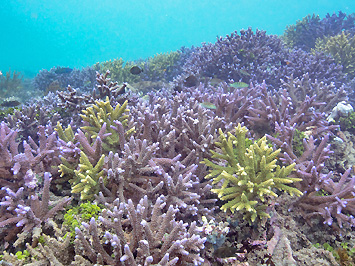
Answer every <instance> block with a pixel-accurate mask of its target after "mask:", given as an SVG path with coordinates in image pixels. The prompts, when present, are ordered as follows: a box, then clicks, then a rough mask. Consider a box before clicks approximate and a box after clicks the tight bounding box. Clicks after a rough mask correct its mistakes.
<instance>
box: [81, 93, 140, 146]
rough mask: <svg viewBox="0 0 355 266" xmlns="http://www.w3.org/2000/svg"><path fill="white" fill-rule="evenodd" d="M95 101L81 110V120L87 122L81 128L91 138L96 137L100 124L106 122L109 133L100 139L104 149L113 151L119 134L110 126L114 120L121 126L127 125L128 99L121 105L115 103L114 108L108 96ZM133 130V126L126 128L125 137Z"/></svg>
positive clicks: (117, 143) (117, 144) (113, 124)
mask: <svg viewBox="0 0 355 266" xmlns="http://www.w3.org/2000/svg"><path fill="white" fill-rule="evenodd" d="M95 103H96V104H94V105H92V107H88V108H87V109H86V110H83V114H81V115H80V116H81V118H82V119H83V121H85V122H87V123H89V125H88V126H83V127H81V128H82V129H83V130H85V131H86V132H88V133H89V134H90V136H91V138H92V139H96V138H97V136H98V134H99V131H100V130H101V128H102V125H103V124H104V123H106V133H110V135H109V136H107V137H106V138H105V139H104V140H102V148H103V149H104V150H105V151H114V150H116V149H117V147H119V143H120V142H119V141H120V136H119V133H118V132H117V131H116V130H115V129H113V128H112V127H111V126H113V127H115V126H116V124H115V121H116V122H120V123H121V124H122V126H123V127H127V125H128V117H129V115H128V112H129V109H127V104H128V101H125V102H124V103H123V104H122V105H120V104H117V105H116V107H115V108H113V106H111V103H110V100H109V99H108V97H107V98H106V101H96V102H95ZM134 130H135V129H134V127H133V128H129V129H127V131H125V137H128V136H130V135H131V134H132V133H133V132H134Z"/></svg>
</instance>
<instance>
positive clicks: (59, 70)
mask: <svg viewBox="0 0 355 266" xmlns="http://www.w3.org/2000/svg"><path fill="white" fill-rule="evenodd" d="M72 71H73V69H72V68H69V67H59V68H57V69H56V70H54V72H55V73H56V74H69V73H70V72H72Z"/></svg>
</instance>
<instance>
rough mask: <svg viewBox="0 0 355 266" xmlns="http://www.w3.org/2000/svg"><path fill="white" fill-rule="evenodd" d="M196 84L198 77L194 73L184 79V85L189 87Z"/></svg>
mask: <svg viewBox="0 0 355 266" xmlns="http://www.w3.org/2000/svg"><path fill="white" fill-rule="evenodd" d="M197 84H198V79H197V78H196V76H195V75H190V76H188V77H187V78H186V79H185V80H184V86H185V87H188V88H191V87H194V86H196V85H197Z"/></svg>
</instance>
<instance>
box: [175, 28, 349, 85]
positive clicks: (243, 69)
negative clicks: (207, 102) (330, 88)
mask: <svg viewBox="0 0 355 266" xmlns="http://www.w3.org/2000/svg"><path fill="white" fill-rule="evenodd" d="M183 70H184V73H185V74H184V75H183V76H182V77H180V78H178V80H179V79H183V78H184V77H186V76H187V75H191V73H192V74H193V75H195V76H196V77H198V78H199V79H200V80H201V81H202V80H203V77H208V78H219V79H221V80H223V81H226V82H228V81H230V80H234V81H243V82H246V83H250V82H251V83H254V84H256V83H262V82H263V81H265V83H266V84H267V85H269V86H270V87H271V88H274V89H276V88H278V87H279V86H280V85H281V79H285V78H286V77H289V76H291V75H292V76H293V77H294V78H299V77H301V76H302V75H304V74H306V73H308V75H309V77H310V79H311V80H312V81H315V80H318V81H323V82H325V83H328V84H330V83H331V82H334V83H336V85H340V84H341V83H342V82H343V81H344V80H345V76H344V74H343V72H342V67H341V65H338V64H337V63H336V62H335V60H334V59H333V58H331V57H330V56H328V55H326V54H324V53H320V52H317V53H315V54H310V53H307V52H305V51H303V50H299V49H298V50H297V49H295V50H290V49H287V48H286V47H285V46H284V45H283V42H282V41H281V39H280V38H279V37H277V36H273V35H267V34H266V32H265V31H260V30H256V31H255V32H253V31H252V29H251V28H249V29H248V30H241V31H240V34H238V32H233V33H232V34H231V35H229V36H227V37H221V38H219V39H217V41H216V42H215V43H208V44H203V45H202V47H199V48H197V49H196V50H195V51H194V52H193V53H192V55H191V57H190V59H189V60H188V61H187V62H186V64H185V66H184V69H183Z"/></svg>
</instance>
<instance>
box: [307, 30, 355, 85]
mask: <svg viewBox="0 0 355 266" xmlns="http://www.w3.org/2000/svg"><path fill="white" fill-rule="evenodd" d="M314 51H322V52H325V53H327V54H330V55H331V56H332V57H333V58H334V60H335V62H337V63H338V64H341V65H342V66H343V71H344V72H345V73H347V74H348V75H349V76H350V77H351V78H353V77H354V76H355V62H354V60H355V36H353V37H350V34H345V33H344V32H342V33H341V34H339V35H336V36H332V37H325V38H323V39H317V41H316V45H315V48H314V50H313V52H314Z"/></svg>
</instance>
